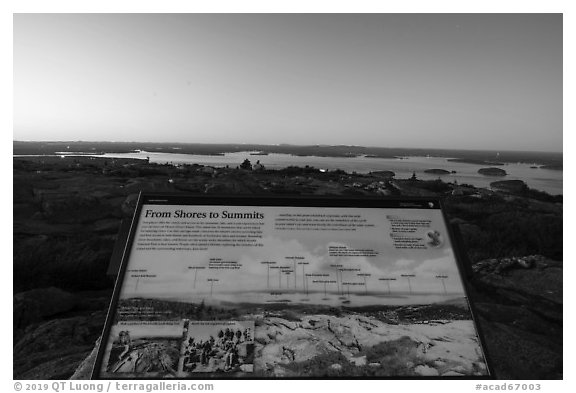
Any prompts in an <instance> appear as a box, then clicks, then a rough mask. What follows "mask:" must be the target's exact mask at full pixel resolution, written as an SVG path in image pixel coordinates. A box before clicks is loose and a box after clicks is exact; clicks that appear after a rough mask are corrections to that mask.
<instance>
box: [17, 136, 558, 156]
mask: <svg viewBox="0 0 576 393" xmlns="http://www.w3.org/2000/svg"><path fill="white" fill-rule="evenodd" d="M12 142H13V143H15V142H20V143H146V144H172V145H248V146H249V145H252V146H293V147H310V146H315V147H353V148H359V147H360V148H374V149H402V150H410V149H413V150H441V151H481V152H496V153H498V152H514V153H521V152H523V153H548V154H564V150H561V151H557V150H510V149H499V150H496V149H474V148H458V147H449V148H442V147H401V146H366V145H354V144H342V143H340V144H323V143H322V144H318V143H310V144H294V143H253V142H170V141H166V142H153V141H106V140H17V139H13V140H12Z"/></svg>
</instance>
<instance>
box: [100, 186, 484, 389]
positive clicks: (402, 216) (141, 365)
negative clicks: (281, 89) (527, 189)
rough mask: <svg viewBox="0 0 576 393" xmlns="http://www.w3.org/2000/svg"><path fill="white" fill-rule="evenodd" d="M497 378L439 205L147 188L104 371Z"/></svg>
mask: <svg viewBox="0 0 576 393" xmlns="http://www.w3.org/2000/svg"><path fill="white" fill-rule="evenodd" d="M489 375H490V372H489V368H488V364H487V361H486V357H485V354H484V351H483V348H482V345H481V341H480V338H479V334H478V331H477V327H476V325H475V323H474V320H473V317H472V311H471V309H470V307H469V304H468V301H467V296H466V290H465V287H464V285H463V281H462V277H461V273H460V270H459V264H458V262H457V256H456V253H455V251H454V248H453V245H452V240H451V236H450V232H449V228H448V226H447V225H446V220H445V217H444V215H443V212H442V209H441V204H440V202H439V201H438V200H435V199H401V200H390V199H326V198H323V199H322V198H256V199H255V198H247V197H237V198H231V197H230V198H224V197H222V198H214V197H210V198H208V197H186V196H166V195H144V194H143V195H141V196H140V199H139V202H138V206H137V209H136V213H135V217H134V220H133V223H132V228H131V232H130V236H129V238H128V243H127V246H126V251H125V253H124V257H123V260H122V265H121V268H120V273H119V275H118V280H117V283H116V288H115V291H114V298H113V301H112V304H111V307H110V311H109V314H108V318H107V322H106V327H105V330H104V335H103V338H102V343H101V345H100V350H99V353H98V359H97V362H96V366H95V369H94V374H93V376H94V377H95V378H112V379H120V378H130V379H133V378H165V377H171V378H173V377H176V378H318V377H324V378H358V377H364V378H380V377H392V378H399V377H463V378H466V377H472V378H482V377H489Z"/></svg>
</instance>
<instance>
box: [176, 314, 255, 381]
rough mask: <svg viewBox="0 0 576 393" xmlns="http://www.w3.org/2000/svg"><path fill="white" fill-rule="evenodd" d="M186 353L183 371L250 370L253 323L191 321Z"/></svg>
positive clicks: (252, 354)
mask: <svg viewBox="0 0 576 393" xmlns="http://www.w3.org/2000/svg"><path fill="white" fill-rule="evenodd" d="M183 352H184V356H183V369H182V371H183V372H184V373H214V372H216V373H220V372H224V373H238V372H244V373H251V372H253V371H254V322H253V321H190V322H188V332H187V335H186V338H185V340H184V344H183Z"/></svg>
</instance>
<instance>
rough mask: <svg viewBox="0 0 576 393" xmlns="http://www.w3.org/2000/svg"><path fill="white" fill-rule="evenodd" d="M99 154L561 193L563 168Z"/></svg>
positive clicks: (439, 160) (432, 160) (429, 160)
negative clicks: (490, 171) (486, 171)
mask: <svg viewBox="0 0 576 393" xmlns="http://www.w3.org/2000/svg"><path fill="white" fill-rule="evenodd" d="M99 157H111V158H138V159H146V158H147V157H149V158H150V162H154V163H160V164H164V163H172V164H200V165H208V166H214V167H225V166H226V165H228V166H230V167H231V168H236V167H237V166H239V165H240V164H241V163H242V161H244V159H246V158H248V159H249V160H250V161H251V162H252V164H254V163H256V161H258V160H259V161H260V163H262V164H263V165H264V166H265V167H266V168H268V169H281V168H285V167H288V166H291V165H294V166H305V165H309V166H313V167H315V168H318V169H327V170H335V169H342V170H344V171H346V172H349V173H351V172H357V173H368V172H372V171H381V170H389V171H393V172H394V173H396V178H397V179H404V178H409V177H410V176H412V173H416V176H417V177H418V178H419V179H422V180H434V179H438V178H440V179H442V180H443V181H446V182H453V181H454V180H456V181H457V182H458V183H459V184H464V183H465V184H471V185H474V186H476V187H484V188H488V187H489V186H490V183H491V182H494V181H498V180H523V181H524V182H526V184H528V186H529V187H531V188H534V189H536V190H541V191H546V192H547V193H549V194H551V195H559V194H562V193H563V192H562V188H563V181H562V175H563V171H559V170H551V169H543V168H531V166H533V165H530V164H524V163H516V164H513V163H509V164H506V165H503V166H499V167H498V168H501V169H504V170H505V171H506V172H507V173H508V175H507V176H504V177H492V176H484V175H481V174H479V173H478V169H480V168H485V167H487V165H477V164H468V163H460V162H451V161H448V159H449V157H405V158H370V157H364V156H359V157H315V156H306V157H300V156H293V155H290V154H276V153H271V154H269V155H265V156H258V155H250V152H237V153H225V154H224V155H219V156H206V155H197V154H179V153H154V152H146V151H141V152H137V153H107V154H104V155H100V156H99ZM426 169H445V170H447V171H456V173H454V174H449V175H434V174H427V173H424V170H426Z"/></svg>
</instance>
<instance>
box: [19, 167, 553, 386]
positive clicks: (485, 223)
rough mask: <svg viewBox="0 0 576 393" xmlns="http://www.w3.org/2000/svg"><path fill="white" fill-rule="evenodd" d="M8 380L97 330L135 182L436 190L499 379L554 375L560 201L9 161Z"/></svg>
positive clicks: (459, 189) (290, 174)
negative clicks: (462, 253) (463, 257)
mask: <svg viewBox="0 0 576 393" xmlns="http://www.w3.org/2000/svg"><path fill="white" fill-rule="evenodd" d="M13 176H14V177H13V183H14V206H13V216H14V228H13V239H14V240H13V241H14V255H13V263H14V277H13V281H14V310H13V312H14V348H13V353H14V378H22V379H24V378H30V379H51V378H68V377H70V376H72V374H73V373H74V371H75V370H76V368H77V367H78V365H79V364H80V362H81V361H82V360H83V359H84V358H85V357H86V356H87V355H88V354H89V353H90V352H91V351H92V349H93V347H94V343H95V341H96V339H97V338H98V337H99V335H100V333H101V329H102V326H103V324H104V319H105V313H106V310H107V307H108V302H109V299H110V296H111V293H112V287H113V278H111V277H110V276H107V275H106V270H107V267H108V264H109V261H110V258H111V256H112V253H113V250H114V244H115V241H116V238H117V236H118V231H119V228H120V226H121V222H122V220H125V219H129V218H130V217H131V216H132V213H133V209H134V207H135V203H136V199H137V195H138V193H139V192H140V191H148V192H171V193H179V192H184V193H198V194H248V195H264V194H273V195H302V194H308V195H348V196H358V197H361V196H382V197H385V196H389V195H439V196H442V197H444V198H445V205H446V211H447V214H448V216H449V219H450V222H451V223H452V224H453V225H454V226H455V228H457V229H459V233H460V236H461V239H462V242H463V244H464V246H465V248H466V249H467V256H468V260H467V262H466V263H467V268H468V269H467V270H468V275H469V280H470V284H471V289H472V293H471V300H472V302H473V304H474V306H475V308H476V310H477V312H478V315H479V318H480V320H479V324H480V327H481V328H482V330H483V332H484V334H485V337H486V341H487V345H488V351H489V355H490V357H491V359H492V360H493V366H494V370H495V372H496V373H497V377H499V378H510V379H532V378H536V379H553V378H554V379H556V378H562V285H563V283H562V259H563V258H562V210H563V208H562V198H561V197H552V196H549V195H547V194H544V193H539V192H535V191H533V190H529V189H526V188H520V189H517V190H511V191H510V192H508V193H505V192H498V193H495V192H491V191H487V190H479V189H475V188H474V187H470V186H465V185H453V184H448V183H444V182H441V181H428V182H424V181H419V180H402V179H394V178H390V174H389V173H375V174H372V175H352V174H347V173H345V172H342V171H332V172H325V173H322V172H320V171H318V170H316V169H314V168H287V169H284V170H280V171H267V170H261V171H247V170H237V169H218V170H214V169H212V168H206V167H201V166H197V165H192V166H182V167H174V166H169V165H156V164H148V163H145V162H142V161H130V160H112V159H92V158H89V157H83V158H73V157H68V158H65V159H61V158H58V157H36V158H33V157H31V158H26V159H24V158H18V159H14V175H13Z"/></svg>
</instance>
